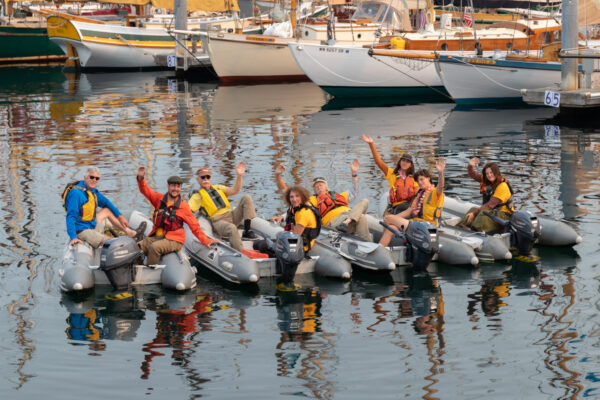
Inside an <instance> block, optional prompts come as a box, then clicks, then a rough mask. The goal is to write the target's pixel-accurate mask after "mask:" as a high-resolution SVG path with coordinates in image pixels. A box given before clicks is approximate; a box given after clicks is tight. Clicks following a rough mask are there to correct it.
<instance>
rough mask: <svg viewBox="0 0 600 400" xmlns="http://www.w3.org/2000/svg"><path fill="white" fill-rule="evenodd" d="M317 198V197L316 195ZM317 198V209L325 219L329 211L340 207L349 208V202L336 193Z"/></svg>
mask: <svg viewBox="0 0 600 400" xmlns="http://www.w3.org/2000/svg"><path fill="white" fill-rule="evenodd" d="M315 196H316V195H315ZM316 197H317V209H318V210H319V213H320V214H321V217H324V216H325V214H327V213H328V212H329V211H331V210H333V209H334V208H338V207H348V200H346V198H345V197H344V196H342V195H341V194H338V193H335V192H327V193H325V194H322V195H320V196H316Z"/></svg>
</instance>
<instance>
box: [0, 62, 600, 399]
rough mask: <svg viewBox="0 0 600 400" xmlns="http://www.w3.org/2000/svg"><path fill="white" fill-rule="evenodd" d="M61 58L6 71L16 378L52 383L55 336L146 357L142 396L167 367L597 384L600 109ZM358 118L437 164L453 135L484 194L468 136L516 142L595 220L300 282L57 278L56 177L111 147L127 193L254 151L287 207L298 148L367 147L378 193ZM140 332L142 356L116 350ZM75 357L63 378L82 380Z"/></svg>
mask: <svg viewBox="0 0 600 400" xmlns="http://www.w3.org/2000/svg"><path fill="white" fill-rule="evenodd" d="M48 74H49V75H48V76H46V77H43V76H42V75H36V76H35V77H34V76H28V75H26V74H25V75H20V73H16V75H14V76H11V77H10V79H8V78H6V76H5V75H2V74H0V83H1V85H0V118H2V119H1V121H2V122H0V177H1V178H2V179H0V198H1V199H2V201H3V205H2V207H0V219H1V220H2V221H3V222H4V226H5V229H4V230H2V231H1V233H0V238H1V239H0V265H1V266H2V272H3V275H2V278H3V279H2V288H3V290H0V291H1V293H2V294H3V296H0V298H3V299H4V301H3V302H2V307H1V308H0V309H2V310H5V320H6V321H7V323H6V324H4V325H3V327H4V329H3V330H2V331H1V333H0V334H1V335H2V339H3V340H4V341H6V342H7V343H9V345H7V346H6V353H7V354H6V357H5V358H6V359H7V360H9V361H8V362H7V373H6V374H5V375H6V376H7V379H6V382H9V383H6V382H5V384H4V386H2V385H1V384H0V387H3V388H4V387H5V386H8V385H13V392H12V393H11V394H15V393H16V394H17V395H18V394H22V396H21V397H24V396H29V395H33V394H32V393H31V392H30V391H31V390H40V391H42V392H47V391H48V389H49V386H48V383H47V382H48V381H49V379H48V376H47V374H48V373H49V372H48V371H50V370H52V368H48V367H49V365H54V364H51V363H50V362H49V361H47V360H49V357H48V356H46V358H44V355H47V354H50V353H51V354H52V355H53V356H52V357H53V358H52V360H51V361H52V362H55V361H56V359H55V358H54V357H55V354H57V353H58V354H61V355H63V354H64V357H71V358H75V359H76V360H78V361H79V362H80V364H76V365H85V366H86V367H90V366H93V367H94V368H98V370H99V372H100V373H99V374H98V375H99V376H103V375H106V376H110V377H111V380H118V379H119V378H120V377H121V376H127V372H128V371H132V370H133V371H134V377H136V378H137V377H139V379H128V380H127V382H126V383H123V387H124V388H126V389H127V390H129V391H130V393H131V394H132V396H135V394H137V393H147V392H148V390H149V389H148V383H149V382H150V381H154V382H156V384H153V387H152V390H154V394H157V393H158V390H160V387H169V388H170V390H172V391H173V394H172V395H173V396H175V397H197V396H201V395H208V394H216V395H221V397H223V396H222V394H223V393H224V391H226V390H228V389H231V390H240V392H238V393H241V391H244V393H246V391H249V392H251V394H254V393H256V394H254V396H249V397H258V396H259V395H261V396H264V393H276V394H282V393H283V394H290V393H291V394H303V395H306V396H311V397H317V398H333V397H344V398H351V397H361V398H364V397H366V396H367V395H370V394H372V390H373V389H374V388H376V389H377V390H378V391H381V397H394V396H397V394H398V393H400V392H402V393H405V394H406V396H408V397H426V398H434V397H436V396H437V397H456V398H459V397H464V394H465V393H483V391H486V392H489V394H494V393H495V394H498V393H501V394H502V395H506V396H510V397H519V396H522V395H523V393H526V394H527V395H528V397H536V396H538V397H539V394H540V393H544V394H546V395H548V396H551V397H554V398H559V397H567V396H570V397H574V396H579V395H580V394H581V393H583V392H584V390H594V389H595V387H596V386H597V383H594V381H593V379H594V376H593V374H592V373H591V372H590V371H593V370H594V369H597V368H596V366H597V360H596V358H595V356H594V354H595V349H596V347H597V345H598V344H597V341H598V339H597V337H598V332H600V329H599V328H598V325H597V323H596V322H595V314H594V313H596V312H597V308H598V307H597V304H598V303H599V301H598V294H597V279H598V278H597V277H596V275H597V273H596V272H595V268H594V267H595V265H596V264H597V263H596V261H595V258H594V257H595V254H596V253H597V251H598V243H597V241H594V238H596V237H597V234H598V228H597V226H598V225H597V222H598V214H599V211H600V208H599V204H600V203H598V195H597V193H598V192H600V190H599V188H600V186H599V181H598V165H599V162H600V145H599V143H600V137H599V136H598V132H597V131H596V132H595V131H581V130H576V129H572V128H564V127H559V128H560V129H558V130H555V129H554V128H552V129H548V128H547V127H548V126H549V125H551V124H552V121H551V120H548V119H547V118H548V114H549V113H552V112H553V111H552V110H549V109H533V110H531V109H529V110H526V111H520V110H474V111H473V110H471V111H469V112H467V111H464V110H460V109H455V108H454V105H453V104H446V103H437V104H419V105H405V106H400V107H388V108H374V107H370V108H361V109H358V108H354V109H347V108H346V109H342V110H327V107H326V105H325V102H326V101H327V99H326V97H325V96H324V95H323V93H322V92H321V91H320V89H318V88H317V87H316V86H314V85H312V86H311V84H306V83H305V84H296V85H277V87H275V85H273V86H272V87H271V86H266V87H264V88H263V87H252V88H249V87H227V88H223V87H219V86H216V85H214V84H191V83H183V84H181V85H180V84H176V83H174V82H173V81H172V80H170V78H169V75H168V74H162V73H159V74H155V73H151V74H139V73H134V74H82V75H64V74H63V73H62V72H61V71H59V70H52V71H50V72H48ZM361 133H369V134H371V135H372V136H375V137H377V143H378V149H380V153H381V155H382V157H383V158H384V159H385V160H386V162H388V163H392V162H394V161H395V159H396V157H397V156H398V154H399V153H400V152H401V151H409V152H411V153H413V156H414V157H415V158H416V162H417V166H418V167H428V166H429V165H430V164H431V160H432V159H433V157H434V156H435V155H438V154H440V153H441V154H444V155H446V156H447V158H448V160H449V165H448V175H449V177H448V181H449V183H448V193H450V194H453V195H459V196H463V197H465V198H474V197H478V188H477V187H476V185H475V184H472V183H471V182H470V181H469V182H467V181H466V180H465V178H466V163H467V160H468V158H469V157H471V156H472V155H479V156H481V157H483V158H485V159H489V160H499V161H501V162H502V163H503V167H505V168H503V171H506V172H507V175H508V176H509V178H510V179H511V181H512V182H513V186H515V187H517V188H518V193H517V197H518V200H519V204H520V205H523V206H524V207H527V208H531V209H534V210H536V211H539V212H542V213H545V214H548V215H551V216H553V217H557V218H562V217H566V218H567V219H569V220H570V221H571V222H572V223H574V224H576V225H577V229H578V230H580V231H581V232H582V233H583V236H584V238H585V242H584V243H582V244H581V245H578V246H576V248H575V249H544V248H541V249H538V250H537V251H538V253H536V255H538V256H539V257H540V261H538V262H537V263H535V264H517V263H513V262H511V263H506V264H491V265H486V266H485V267H482V268H477V269H469V270H467V269H460V268H452V267H449V266H443V265H435V264H432V265H431V266H430V267H429V271H430V274H429V275H423V276H414V275H410V274H408V273H407V272H406V269H399V270H396V271H394V273H393V274H390V275H386V276H376V277H373V276H365V275H364V274H363V275H361V274H359V273H358V274H356V275H355V276H354V277H353V280H352V281H351V282H336V281H331V280H321V279H320V278H318V277H310V278H309V280H308V281H306V282H304V283H303V282H300V283H301V284H302V286H303V289H302V290H301V291H300V292H299V293H297V294H295V295H293V296H286V295H282V294H278V293H277V292H276V291H275V290H274V287H273V285H272V284H271V282H270V281H268V280H265V281H264V282H261V284H260V285H259V286H258V287H256V288H254V289H252V290H245V289H240V288H237V287H228V286H225V285H223V284H221V283H219V282H217V281H213V280H206V279H203V278H202V277H199V288H198V290H196V291H194V292H190V293H189V294H186V295H184V296H183V297H179V296H177V295H174V294H171V293H167V292H164V291H162V289H160V288H158V289H156V291H155V289H152V288H140V289H137V290H136V291H135V292H132V294H133V296H132V297H129V298H124V299H122V300H119V301H116V300H111V299H109V298H107V297H106V294H109V293H102V292H98V293H94V294H92V296H90V297H87V298H83V299H77V298H76V299H69V298H67V297H63V298H60V295H59V293H58V289H57V282H56V279H57V277H56V274H55V272H54V271H55V269H56V268H55V267H56V265H58V264H59V263H60V260H61V257H62V249H63V245H64V242H65V240H66V236H65V235H66V234H65V232H64V210H62V208H61V205H60V200H59V194H60V192H61V191H62V188H63V187H64V186H65V184H66V183H67V182H69V181H72V180H74V179H75V178H79V177H80V175H81V173H82V167H84V166H87V165H89V164H92V163H93V164H96V165H98V166H100V168H101V169H102V172H103V174H102V183H101V187H100V189H101V190H102V191H103V192H105V193H107V194H108V195H109V197H111V198H115V199H117V200H116V202H117V203H118V204H119V206H120V207H121V208H123V209H124V210H128V209H133V208H136V209H140V208H142V209H143V207H145V205H146V203H144V200H143V198H142V197H141V196H140V195H139V193H138V192H137V189H136V187H135V178H134V173H135V171H134V167H135V166H136V165H138V164H144V165H147V166H148V167H149V180H150V181H151V182H154V183H151V184H152V186H154V187H157V188H162V187H163V186H162V185H163V184H164V182H165V180H166V178H167V177H168V176H170V175H173V174H179V175H181V176H183V177H184V178H185V179H186V180H187V181H188V182H191V181H192V180H193V179H192V178H193V177H192V175H193V171H194V170H195V168H197V167H199V166H201V165H203V164H209V165H210V166H211V167H213V170H214V171H215V181H218V182H219V183H221V182H223V183H228V182H231V181H232V179H233V178H234V177H233V175H232V167H233V166H235V165H236V164H237V163H238V162H239V161H241V160H245V161H246V162H247V163H248V165H249V171H248V176H247V177H245V185H244V191H245V192H246V193H249V194H251V195H252V196H253V197H254V198H255V199H256V202H257V204H260V210H259V213H260V214H264V215H271V214H272V213H274V212H276V211H277V210H278V209H281V207H282V204H281V202H280V201H279V197H275V196H274V191H275V186H274V184H272V183H271V182H272V178H273V176H272V173H271V167H272V165H273V164H274V163H276V162H285V163H286V164H287V165H288V171H289V175H288V176H286V180H287V181H289V182H292V181H293V182H299V183H303V184H309V183H310V181H311V179H312V177H313V176H314V174H316V173H319V174H322V175H326V176H327V177H328V180H329V182H330V185H331V186H334V187H340V188H341V189H344V188H345V187H346V186H347V184H348V183H349V182H350V176H349V175H350V174H349V171H348V161H349V160H350V159H351V158H354V157H358V158H359V160H360V162H361V169H360V183H361V186H360V190H361V194H360V196H361V197H366V198H369V199H371V200H372V203H373V204H372V207H371V210H370V211H371V212H376V208H377V206H376V202H377V199H379V198H380V195H381V193H383V192H385V191H386V190H387V187H386V184H385V182H384V181H383V179H381V176H380V171H379V170H378V169H377V167H376V166H375V165H374V163H373V161H372V158H371V155H370V152H369V149H368V147H367V146H366V145H365V144H364V143H363V142H362V141H361V140H360V138H359V136H360V134H361ZM189 188H190V187H189V186H188V187H187V189H189ZM588 238H591V239H588ZM209 279H212V278H209ZM59 299H60V300H59ZM59 301H61V302H62V308H61V306H59ZM120 301H122V302H120ZM590 303H591V304H595V305H596V307H594V306H592V307H590V306H589V304H590ZM56 316H60V317H59V318H56ZM65 318H66V322H65ZM35 330H38V331H39V332H44V333H47V334H45V335H36V334H34V333H37V332H36V331H35ZM57 338H58V339H60V340H56V339H57ZM52 340H54V341H52ZM61 345H62V347H61ZM586 346H587V347H586ZM56 350H59V351H58V352H57V351H56ZM115 353H119V354H115ZM121 353H122V354H125V355H126V356H127V357H126V358H127V359H129V360H133V362H130V363H120V364H119V365H118V366H117V367H115V365H114V363H112V361H114V360H117V359H119V357H120V356H121V355H122V354H121ZM86 355H93V356H101V357H102V358H103V359H104V360H105V361H111V362H108V363H104V364H103V363H97V362H96V363H95V362H94V360H92V358H94V359H95V360H96V361H97V360H98V358H97V357H86ZM257 360H258V362H260V363H264V367H263V365H261V367H263V368H257V367H256V365H257ZM590 360H591V361H590ZM108 364H110V365H111V366H110V368H109V367H106V366H105V365H108ZM115 368H117V369H118V372H115ZM85 370H89V368H85ZM165 371H166V372H167V373H165ZM364 371H369V374H368V375H369V377H368V379H365V373H364ZM515 371H519V372H523V373H520V374H515ZM170 372H173V373H172V374H171V373H170ZM78 373H80V374H83V372H77V371H75V372H74V373H73V374H70V375H69V376H68V377H64V376H60V375H58V373H57V375H53V376H52V378H55V379H54V380H55V381H56V382H59V383H64V379H67V378H68V379H69V382H70V384H71V385H74V386H77V385H79V381H83V379H79V378H82V377H83V375H78ZM171 375H174V376H176V378H174V379H180V377H184V380H185V382H186V384H184V385H181V382H180V381H171V380H170V379H171V378H170V376H171ZM516 375H518V376H516ZM224 376H225V377H229V380H227V381H225V378H223V377H224ZM472 376H476V377H477V379H472V380H471V378H466V377H472ZM103 383H106V384H107V385H108V383H109V382H103ZM110 383H112V382H110ZM257 386H258V387H260V389H261V390H260V391H256V392H252V391H253V390H255V388H256V387H257ZM24 388H26V389H27V390H28V391H22V390H23V389H24ZM515 388H517V389H515ZM369 391H371V393H369ZM438 392H439V393H444V394H445V396H441V395H438ZM161 394H162V393H161ZM16 397H18V396H16Z"/></svg>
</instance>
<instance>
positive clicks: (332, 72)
mask: <svg viewBox="0 0 600 400" xmlns="http://www.w3.org/2000/svg"><path fill="white" fill-rule="evenodd" d="M305 54H306V55H308V57H310V58H311V59H312V60H313V61H314V62H315V63H316V64H317V65H319V66H320V67H321V68H323V69H324V70H326V71H327V72H329V73H330V74H332V75H334V76H337V77H338V78H340V79H344V80H346V81H348V82H352V83H361V84H376V83H383V82H385V80H381V81H371V82H367V81H357V80H354V79H350V78H347V77H345V76H342V75H340V74H338V73H337V72H335V71H333V70H331V69H329V68H327V67H326V66H325V65H323V64H321V63H320V62H319V61H318V60H317V59H316V58H314V57H313V56H312V54H310V52H308V51H305Z"/></svg>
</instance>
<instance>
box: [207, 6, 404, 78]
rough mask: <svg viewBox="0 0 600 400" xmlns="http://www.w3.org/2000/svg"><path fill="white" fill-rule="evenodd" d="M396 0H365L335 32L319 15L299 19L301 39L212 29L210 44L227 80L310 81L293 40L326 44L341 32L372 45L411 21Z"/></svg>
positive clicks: (342, 35) (343, 39) (348, 39)
mask: <svg viewBox="0 0 600 400" xmlns="http://www.w3.org/2000/svg"><path fill="white" fill-rule="evenodd" d="M412 1H414V2H416V0H412ZM392 3H393V4H392V6H391V7H390V6H389V4H388V2H385V1H380V0H372V1H363V2H361V3H359V4H358V5H357V9H356V11H355V13H354V14H353V16H352V17H351V18H350V19H349V20H348V21H343V20H338V21H337V22H336V23H335V29H334V30H333V29H332V28H331V26H330V29H329V33H328V25H327V23H326V22H325V21H324V20H323V21H315V20H314V19H313V20H309V21H308V22H307V23H302V24H299V26H298V29H296V28H292V31H297V32H299V36H298V37H297V38H294V37H291V35H290V37H280V36H272V35H245V34H234V33H225V32H218V33H209V35H208V36H209V40H208V44H207V48H208V52H209V54H210V58H211V62H212V65H213V68H214V69H215V71H216V72H217V75H219V78H220V80H221V81H222V82H224V83H242V82H243V83H247V82H252V83H258V82H275V81H297V80H306V79H307V78H306V75H305V73H304V72H303V71H302V70H301V69H300V67H299V66H298V64H296V61H294V58H293V57H292V55H291V54H290V52H289V50H288V43H293V42H295V41H297V40H301V41H302V43H308V42H312V43H320V42H321V41H322V40H328V39H332V38H333V37H335V39H336V40H337V42H339V43H341V42H344V43H348V44H352V45H353V46H362V45H364V44H370V43H372V42H373V41H374V40H375V32H376V31H377V30H378V29H379V30H380V33H381V34H383V35H389V34H392V33H393V32H398V30H400V29H403V26H404V28H408V27H409V26H410V21H409V20H408V8H406V5H407V2H406V1H404V0H393V1H392ZM292 9H293V7H292ZM291 20H292V21H296V18H294V17H291ZM300 22H303V21H302V20H300ZM403 24H404V25H403Z"/></svg>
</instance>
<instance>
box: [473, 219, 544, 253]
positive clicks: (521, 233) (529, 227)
mask: <svg viewBox="0 0 600 400" xmlns="http://www.w3.org/2000/svg"><path fill="white" fill-rule="evenodd" d="M484 213H485V215H487V216H488V217H490V218H491V219H493V220H494V221H496V223H498V224H500V225H502V226H504V227H505V228H506V229H507V231H508V232H509V233H510V247H515V248H516V249H517V252H518V253H519V255H522V256H528V255H530V254H531V249H533V245H534V244H535V242H536V241H537V239H538V238H539V237H540V232H541V227H540V221H539V220H538V217H537V215H534V214H532V213H531V212H529V211H517V212H515V213H513V214H512V215H511V216H510V219H509V220H508V221H506V220H503V219H502V218H499V217H497V216H496V215H494V214H491V213H489V212H487V211H484Z"/></svg>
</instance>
